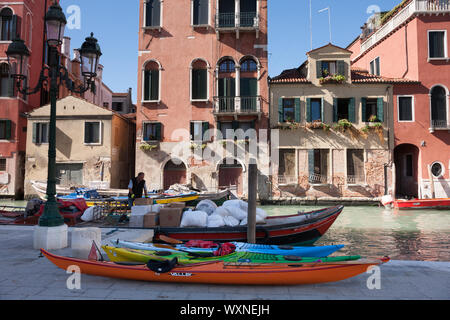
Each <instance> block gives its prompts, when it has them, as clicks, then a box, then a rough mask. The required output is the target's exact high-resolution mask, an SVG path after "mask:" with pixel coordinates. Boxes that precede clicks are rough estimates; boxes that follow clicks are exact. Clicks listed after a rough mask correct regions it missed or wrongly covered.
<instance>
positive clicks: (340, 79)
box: [319, 73, 347, 84]
mask: <svg viewBox="0 0 450 320" xmlns="http://www.w3.org/2000/svg"><path fill="white" fill-rule="evenodd" d="M324 75H325V73H324ZM345 80H347V78H346V77H345V76H343V75H340V74H335V75H325V77H321V78H320V79H319V82H320V84H330V83H334V84H341V83H344V82H345Z"/></svg>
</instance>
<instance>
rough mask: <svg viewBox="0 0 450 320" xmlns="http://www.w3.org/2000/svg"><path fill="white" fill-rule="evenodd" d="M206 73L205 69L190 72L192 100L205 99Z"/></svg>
mask: <svg viewBox="0 0 450 320" xmlns="http://www.w3.org/2000/svg"><path fill="white" fill-rule="evenodd" d="M206 79H207V71H206V69H197V70H195V69H194V70H192V99H194V100H198V99H206V98H207V80H206Z"/></svg>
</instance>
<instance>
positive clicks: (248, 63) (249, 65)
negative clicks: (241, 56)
mask: <svg viewBox="0 0 450 320" xmlns="http://www.w3.org/2000/svg"><path fill="white" fill-rule="evenodd" d="M256 71H258V65H257V64H256V62H255V60H253V59H251V58H247V59H245V60H244V61H243V62H242V63H241V72H256Z"/></svg>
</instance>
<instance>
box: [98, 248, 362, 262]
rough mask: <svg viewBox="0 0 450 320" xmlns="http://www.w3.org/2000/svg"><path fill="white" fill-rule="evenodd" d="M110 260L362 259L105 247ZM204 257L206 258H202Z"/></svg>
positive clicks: (267, 260) (253, 260)
mask: <svg viewBox="0 0 450 320" xmlns="http://www.w3.org/2000/svg"><path fill="white" fill-rule="evenodd" d="M102 248H103V250H105V252H106V254H107V255H108V257H109V259H110V260H111V261H112V262H142V263H147V262H148V261H149V260H159V261H164V260H172V259H174V258H177V259H178V264H193V263H201V262H208V261H217V260H220V261H224V262H229V263H255V264H261V263H299V262H301V263H312V262H341V261H354V260H359V259H361V256H340V257H328V258H311V257H307V258H306V257H305V258H304V257H298V256H282V255H274V254H263V253H253V252H234V253H232V254H229V255H226V256H222V257H214V256H213V257H211V256H208V255H207V254H204V253H192V252H183V251H178V252H174V251H164V250H163V249H161V250H160V251H159V250H136V249H127V248H114V247H110V246H103V247H102ZM202 255H204V256H202Z"/></svg>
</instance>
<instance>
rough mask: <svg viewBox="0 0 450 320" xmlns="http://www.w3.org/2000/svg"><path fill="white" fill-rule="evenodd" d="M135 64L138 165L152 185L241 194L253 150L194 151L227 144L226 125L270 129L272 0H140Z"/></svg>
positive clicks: (156, 187) (244, 129)
mask: <svg viewBox="0 0 450 320" xmlns="http://www.w3.org/2000/svg"><path fill="white" fill-rule="evenodd" d="M138 66H139V69H138V92H137V96H138V101H137V112H136V114H137V142H138V143H137V147H138V148H137V151H136V170H137V171H143V172H145V173H146V175H147V177H148V178H147V181H149V182H150V184H151V187H149V188H152V189H162V188H167V187H168V186H170V185H171V184H174V183H192V184H193V185H194V186H195V187H197V188H199V189H202V190H216V189H217V188H219V187H229V186H234V187H236V189H237V192H238V193H240V194H242V193H243V192H244V191H245V190H246V189H247V188H246V181H247V179H246V172H247V163H248V155H244V156H242V157H236V156H234V155H229V156H226V155H223V156H219V157H216V158H215V159H214V160H205V159H204V158H202V156H201V155H200V158H197V159H195V157H194V153H195V151H200V153H201V152H202V151H205V150H208V149H210V148H213V146H217V145H219V146H220V149H221V150H222V149H224V147H222V144H223V146H225V144H226V143H225V138H223V137H222V133H225V132H226V130H227V129H243V131H246V130H247V129H251V128H254V129H256V130H258V129H267V128H268V102H267V96H268V85H267V77H268V62H267V0H191V1H179V0H165V1H160V0H147V1H141V3H140V28H139V59H138ZM224 135H225V134H224ZM234 142H235V141H234V139H230V143H234ZM180 143H185V144H188V146H190V148H189V147H188V152H184V153H183V154H180V153H179V152H176V151H175V149H176V148H179V146H180ZM189 149H190V150H189ZM226 159H228V160H230V159H231V161H225V160H226Z"/></svg>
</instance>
